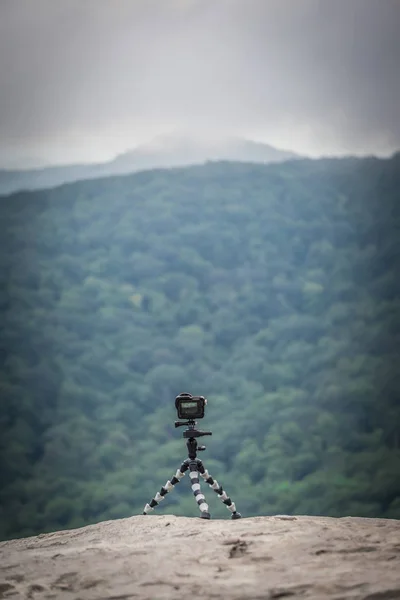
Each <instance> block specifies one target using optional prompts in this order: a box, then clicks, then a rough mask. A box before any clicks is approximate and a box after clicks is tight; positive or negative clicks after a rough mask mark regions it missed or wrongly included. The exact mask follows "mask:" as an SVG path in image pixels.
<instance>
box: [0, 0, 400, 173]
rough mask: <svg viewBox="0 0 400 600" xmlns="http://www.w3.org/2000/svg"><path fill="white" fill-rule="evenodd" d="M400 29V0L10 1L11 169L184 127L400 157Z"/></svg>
mask: <svg viewBox="0 0 400 600" xmlns="http://www.w3.org/2000/svg"><path fill="white" fill-rule="evenodd" d="M399 25H400V2H398V1H397V0H379V2H378V1H376V0H335V1H334V2H332V1H331V0H321V1H318V0H143V1H142V0H118V2H115V1H114V0H85V2H82V1H81V0H57V2H54V0H35V1H34V2H32V1H31V0H0V166H19V167H22V166H27V165H28V163H29V166H31V164H33V163H35V161H36V163H37V164H40V163H41V162H43V163H47V164H55V163H66V162H82V161H83V162H91V161H101V160H108V159H109V158H111V157H113V156H114V155H115V154H117V153H120V152H123V151H125V150H126V149H128V148H133V147H135V146H136V145H139V144H141V143H143V142H147V141H148V140H151V139H152V138H153V137H154V136H157V135H159V134H164V133H166V132H169V131H173V130H184V131H189V132H194V133H197V132H201V133H202V134H203V135H212V136H213V137H215V136H219V135H225V134H229V135H235V136H244V137H247V138H250V139H254V140H257V141H264V142H267V143H270V144H272V145H275V146H277V147H279V148H284V149H288V150H293V151H295V152H299V153H302V154H307V155H311V156H320V155H327V154H329V155H332V154H337V155H341V154H376V155H388V154H391V153H392V152H394V151H396V150H398V149H399V148H400V118H399V117H400V111H399V107H400V77H399V64H400V36H398V28H399Z"/></svg>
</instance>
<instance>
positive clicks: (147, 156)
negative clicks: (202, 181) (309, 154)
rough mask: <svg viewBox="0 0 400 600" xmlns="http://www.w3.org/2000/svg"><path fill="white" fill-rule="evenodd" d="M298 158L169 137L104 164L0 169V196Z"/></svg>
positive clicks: (247, 145)
mask: <svg viewBox="0 0 400 600" xmlns="http://www.w3.org/2000/svg"><path fill="white" fill-rule="evenodd" d="M295 158H299V156H298V155H296V154H295V153H293V152H290V151H287V150H280V149H277V148H274V147H272V146H270V145H268V144H264V143H260V142H255V141H252V140H247V139H241V138H233V137H227V138H220V137H216V138H210V136H201V135H198V134H196V135H191V134H180V133H178V134H177V133H172V134H167V135H162V136H157V137H156V138H154V139H153V140H152V141H151V142H149V143H146V144H143V145H140V146H138V147H137V148H135V149H133V150H128V151H127V152H124V153H123V154H119V155H118V156H116V157H115V158H114V159H113V160H111V161H108V162H105V163H94V164H74V165H65V166H52V167H45V168H35V169H24V170H14V169H0V194H9V193H12V192H15V191H18V190H34V189H44V188H49V187H54V186H57V185H60V184H63V183H69V182H72V181H79V180H83V179H93V178H96V177H104V176H109V175H123V174H128V173H133V172H135V171H141V170H145V169H153V168H158V167H166V168H168V167H177V166H185V165H194V164H202V163H205V162H207V161H213V160H232V161H241V162H254V163H277V162H283V161H285V160H291V159H295Z"/></svg>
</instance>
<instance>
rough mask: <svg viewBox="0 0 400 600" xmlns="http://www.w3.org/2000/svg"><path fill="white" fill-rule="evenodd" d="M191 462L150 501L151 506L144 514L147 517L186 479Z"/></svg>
mask: <svg viewBox="0 0 400 600" xmlns="http://www.w3.org/2000/svg"><path fill="white" fill-rule="evenodd" d="M189 463H190V460H189V459H186V460H185V461H184V462H183V463H182V464H181V466H180V468H179V469H178V470H177V472H176V473H175V475H174V476H173V478H172V479H171V481H169V480H168V481H167V483H166V484H165V485H163V486H162V488H161V490H160V491H159V492H157V494H156V495H155V496H154V498H153V499H152V500H151V501H150V504H146V506H145V507H144V509H143V514H144V515H147V514H148V513H149V512H150V511H151V510H154V508H155V507H156V506H158V505H159V504H160V502H161V501H162V500H164V498H165V496H166V495H167V494H168V492H170V491H171V490H173V489H174V486H175V485H176V484H177V483H179V481H180V480H181V479H182V477H184V475H185V473H186V471H187V470H188V468H189Z"/></svg>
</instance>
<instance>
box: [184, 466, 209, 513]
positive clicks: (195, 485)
mask: <svg viewBox="0 0 400 600" xmlns="http://www.w3.org/2000/svg"><path fill="white" fill-rule="evenodd" d="M199 463H200V465H201V460H199V459H198V458H197V459H194V460H191V461H190V463H189V469H190V473H189V477H190V484H191V486H192V492H193V494H194V497H195V499H196V502H197V504H198V505H199V509H200V513H201V514H200V518H201V519H209V518H210V513H209V512H208V504H207V502H206V499H205V497H204V494H202V493H201V488H200V480H199V471H198V468H199Z"/></svg>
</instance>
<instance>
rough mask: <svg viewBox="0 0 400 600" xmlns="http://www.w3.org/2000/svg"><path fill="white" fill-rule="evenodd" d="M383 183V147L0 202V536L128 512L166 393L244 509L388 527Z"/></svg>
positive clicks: (394, 379)
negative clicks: (197, 417) (184, 409)
mask: <svg viewBox="0 0 400 600" xmlns="http://www.w3.org/2000/svg"><path fill="white" fill-rule="evenodd" d="M399 189H400V156H399V155H397V156H395V157H393V158H392V159H390V160H377V159H363V160H361V159H360V160H356V159H343V160H319V161H307V160H304V161H303V160H301V161H294V162H287V163H284V164H279V165H269V166H263V165H246V164H224V163H214V164H208V165H205V166H202V167H191V168H185V169H175V170H165V171H163V170H158V171H149V172H142V173H137V174H135V175H132V176H125V177H114V178H108V179H101V180H93V181H86V182H80V183H76V184H69V185H64V186H61V187H58V188H55V189H51V190H46V191H36V192H31V193H27V192H26V193H18V194H14V195H12V196H9V197H3V198H1V201H0V223H1V224H0V246H1V254H0V281H1V286H0V289H1V291H0V310H1V317H2V319H1V336H0V369H1V371H0V394H1V412H0V429H1V431H0V434H1V435H0V452H1V466H0V482H1V487H0V537H2V538H8V537H16V536H24V535H33V534H35V533H38V532H41V531H50V530H54V529H60V528H69V527H79V526H81V525H84V524H87V523H92V522H96V521H100V520H103V519H111V518H119V517H125V516H129V515H131V514H138V513H139V514H140V513H141V512H142V509H143V506H144V504H145V503H146V502H148V501H149V500H150V499H151V497H152V496H153V495H154V494H155V493H156V491H157V490H158V489H159V488H160V486H161V485H162V484H164V483H165V482H166V481H167V479H170V478H171V477H172V475H173V474H174V472H175V471H176V469H177V468H178V467H179V465H180V463H181V461H182V459H183V458H185V457H186V448H185V444H184V441H183V440H182V438H181V433H180V431H179V430H178V431H176V430H175V429H174V426H173V421H174V420H175V418H176V414H175V409H174V398H175V395H176V394H177V393H179V392H181V391H184V390H186V391H192V392H193V393H199V394H205V395H206V396H207V397H208V398H209V406H208V407H207V408H208V410H207V413H206V417H207V418H206V419H205V423H204V427H205V428H211V429H212V430H213V437H211V438H208V439H207V447H208V450H207V452H206V453H205V455H203V456H202V458H204V461H205V464H206V467H207V468H208V470H209V471H210V473H211V474H212V475H213V476H214V477H216V478H217V479H218V481H219V482H220V483H221V484H222V485H223V486H224V487H225V488H226V490H227V492H228V493H229V494H230V495H231V496H232V497H233V499H234V500H235V502H236V504H237V506H238V508H239V509H240V510H241V511H242V512H243V513H244V514H245V515H247V516H250V515H260V514H274V513H284V512H286V513H308V514H315V515H317V514H324V515H333V516H340V515H347V514H353V515H361V516H380V517H391V518H393V517H395V518H400V487H399V478H398V473H399V472H400V427H399V424H400V405H399V398H400V386H399V378H398V368H399V337H400V294H399V292H400V284H399V279H398V271H397V268H398V267H399V262H400V260H399V240H398V231H399V225H400V215H399V195H398V190H399ZM207 499H208V501H209V504H210V507H211V509H212V512H213V515H215V516H217V517H227V516H228V515H227V511H226V509H225V507H224V506H223V505H222V504H221V503H220V502H219V500H218V499H217V498H216V496H215V494H214V493H213V492H212V491H211V490H210V491H209V492H208V494H207ZM158 510H159V511H163V510H164V511H165V510H167V511H168V512H173V513H174V514H180V515H182V514H186V515H189V516H190V515H193V516H195V515H196V514H197V510H198V509H197V506H196V503H195V502H194V500H193V498H192V497H191V493H190V487H189V485H188V481H187V478H185V479H183V480H182V482H181V483H180V484H179V485H178V486H177V489H176V490H175V491H174V492H173V493H171V494H169V495H168V496H167V499H166V500H165V501H164V504H163V505H161V507H160V508H159V509H158Z"/></svg>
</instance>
